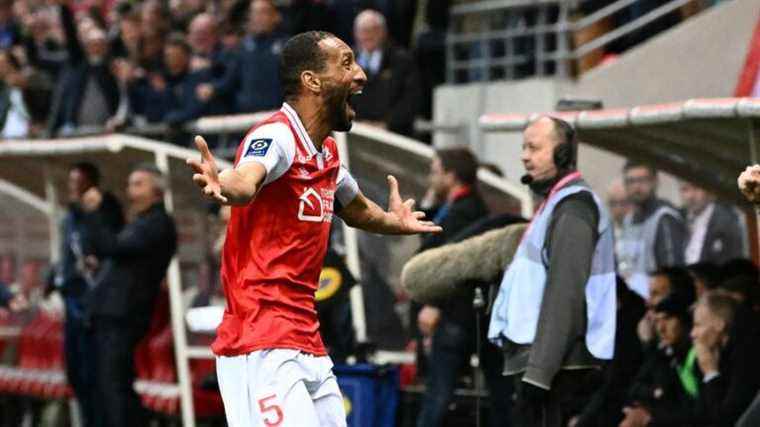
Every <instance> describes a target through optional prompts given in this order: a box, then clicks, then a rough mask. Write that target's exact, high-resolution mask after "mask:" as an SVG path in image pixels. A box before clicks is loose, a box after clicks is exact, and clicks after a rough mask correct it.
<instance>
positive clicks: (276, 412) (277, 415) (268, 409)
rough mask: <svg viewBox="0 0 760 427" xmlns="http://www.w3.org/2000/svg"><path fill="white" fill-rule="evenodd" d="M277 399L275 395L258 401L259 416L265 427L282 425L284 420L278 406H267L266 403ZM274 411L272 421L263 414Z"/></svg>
mask: <svg viewBox="0 0 760 427" xmlns="http://www.w3.org/2000/svg"><path fill="white" fill-rule="evenodd" d="M275 398H277V395H276V394H273V395H271V396H267V397H265V398H263V399H259V411H261V416H262V417H263V418H264V424H265V425H267V427H277V426H279V425H280V424H282V419H283V418H284V416H283V413H282V409H280V406H279V405H277V404H276V403H272V404H267V401H269V400H272V399H275ZM271 411H274V417H272V418H274V420H272V419H271V418H270V417H269V416H265V415H264V414H265V413H266V412H271Z"/></svg>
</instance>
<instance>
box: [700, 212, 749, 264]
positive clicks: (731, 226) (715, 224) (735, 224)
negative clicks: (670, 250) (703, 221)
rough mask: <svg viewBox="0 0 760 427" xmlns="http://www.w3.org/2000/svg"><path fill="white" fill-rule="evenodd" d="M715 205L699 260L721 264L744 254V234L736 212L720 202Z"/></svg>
mask: <svg viewBox="0 0 760 427" xmlns="http://www.w3.org/2000/svg"><path fill="white" fill-rule="evenodd" d="M714 206H715V208H714V209H713V213H712V216H711V217H710V221H709V222H708V223H707V233H706V234H705V241H704V243H703V244H702V252H700V255H699V260H700V261H710V262H714V263H716V264H718V265H720V264H723V263H725V262H726V261H729V260H732V259H735V258H741V257H742V256H744V243H743V240H744V236H743V233H742V228H741V225H740V223H739V217H738V216H737V214H736V212H734V210H733V209H732V208H731V207H729V206H726V205H722V204H719V203H715V205H714Z"/></svg>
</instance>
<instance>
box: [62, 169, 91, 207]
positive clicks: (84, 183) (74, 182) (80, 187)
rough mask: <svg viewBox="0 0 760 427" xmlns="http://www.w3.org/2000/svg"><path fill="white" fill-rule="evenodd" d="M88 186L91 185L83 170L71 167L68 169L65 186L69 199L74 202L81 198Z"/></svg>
mask: <svg viewBox="0 0 760 427" xmlns="http://www.w3.org/2000/svg"><path fill="white" fill-rule="evenodd" d="M90 187H92V182H90V180H89V179H88V178H87V175H86V174H85V173H84V172H82V171H81V170H79V169H72V170H70V171H69V178H68V180H67V181H66V188H67V189H68V192H69V200H70V201H72V202H75V201H78V200H79V199H81V198H82V195H83V194H84V192H85V191H87V190H88V189H89V188H90Z"/></svg>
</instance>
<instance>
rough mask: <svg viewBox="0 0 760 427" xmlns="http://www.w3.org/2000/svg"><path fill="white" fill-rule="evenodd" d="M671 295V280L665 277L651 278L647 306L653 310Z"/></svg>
mask: <svg viewBox="0 0 760 427" xmlns="http://www.w3.org/2000/svg"><path fill="white" fill-rule="evenodd" d="M669 293H670V280H668V277H667V276H664V275H660V274H658V275H655V276H652V277H650V278H649V299H648V300H647V305H648V306H649V307H650V308H651V307H654V306H656V305H657V304H659V303H660V302H661V301H662V300H663V299H664V298H665V297H666V296H668V294H669Z"/></svg>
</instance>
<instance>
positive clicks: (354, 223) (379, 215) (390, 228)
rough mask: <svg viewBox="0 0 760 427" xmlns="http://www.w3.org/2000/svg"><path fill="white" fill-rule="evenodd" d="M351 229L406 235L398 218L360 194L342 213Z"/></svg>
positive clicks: (341, 215)
mask: <svg viewBox="0 0 760 427" xmlns="http://www.w3.org/2000/svg"><path fill="white" fill-rule="evenodd" d="M340 217H341V218H343V221H345V222H346V224H348V225H349V226H351V227H354V228H360V229H362V230H364V231H369V232H370V233H376V234H405V231H404V228H403V225H402V223H401V221H399V219H398V217H397V216H395V215H393V214H391V213H390V212H386V211H385V210H383V208H381V207H380V206H378V205H377V204H376V203H375V202H373V201H371V200H369V199H367V198H366V197H365V196H364V195H362V194H360V195H359V196H357V197H356V198H355V199H354V200H353V201H352V202H351V203H349V204H348V206H346V207H345V208H343V210H342V211H341V212H340Z"/></svg>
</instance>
